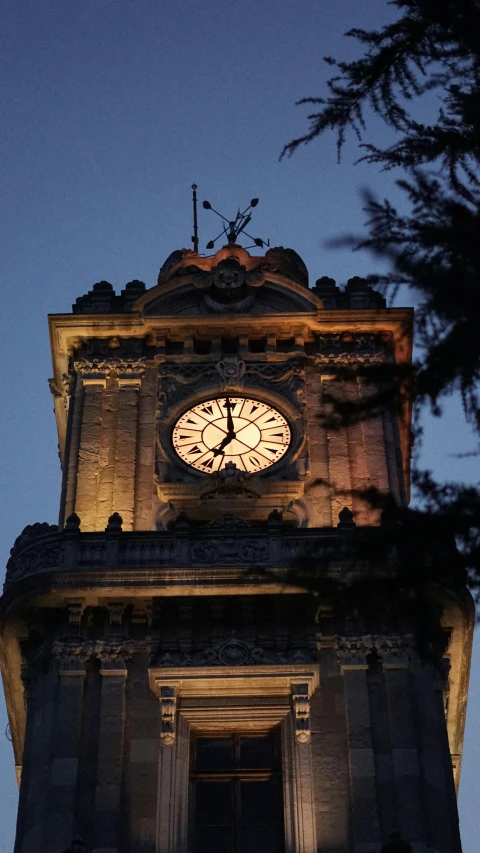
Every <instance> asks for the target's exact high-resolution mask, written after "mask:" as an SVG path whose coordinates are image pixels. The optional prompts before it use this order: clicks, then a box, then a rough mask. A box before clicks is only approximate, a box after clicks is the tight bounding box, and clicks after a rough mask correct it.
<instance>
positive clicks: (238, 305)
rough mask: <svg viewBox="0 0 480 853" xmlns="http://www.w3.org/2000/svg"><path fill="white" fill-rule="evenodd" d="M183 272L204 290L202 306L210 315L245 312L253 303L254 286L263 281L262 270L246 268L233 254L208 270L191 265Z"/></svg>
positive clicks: (196, 285) (259, 284)
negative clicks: (191, 276) (191, 275)
mask: <svg viewBox="0 0 480 853" xmlns="http://www.w3.org/2000/svg"><path fill="white" fill-rule="evenodd" d="M186 272H188V273H192V272H193V284H194V286H195V287H197V288H199V289H200V290H203V291H205V293H204V295H203V302H204V305H205V308H206V309H207V310H208V311H211V312H212V313H214V314H230V313H239V312H245V311H248V310H249V309H250V308H251V307H252V305H253V304H254V302H255V293H254V288H256V287H260V286H261V285H262V284H263V283H264V281H265V273H264V272H262V270H259V269H253V270H250V271H247V269H246V267H245V266H244V265H243V264H241V263H240V262H239V261H238V260H237V259H236V258H234V257H229V258H224V259H223V260H221V261H220V262H219V263H218V264H217V266H216V267H212V269H211V270H210V271H207V270H200V269H199V268H198V267H195V266H192V267H188V268H187V269H186ZM252 289H253V290H252Z"/></svg>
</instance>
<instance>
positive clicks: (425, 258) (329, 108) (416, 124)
mask: <svg viewBox="0 0 480 853" xmlns="http://www.w3.org/2000/svg"><path fill="white" fill-rule="evenodd" d="M389 5H390V6H391V7H393V8H394V9H395V10H396V11H397V13H398V15H397V18H396V20H394V21H393V22H392V23H388V24H386V25H385V26H384V27H383V28H381V29H378V30H364V29H353V30H350V31H349V32H348V33H346V35H347V36H348V37H349V38H352V39H354V40H355V41H356V42H357V44H359V45H360V46H361V48H362V52H363V53H362V55H361V57H360V58H359V59H355V60H353V61H351V62H349V61H337V60H336V59H332V58H331V57H327V58H326V60H325V61H326V62H327V63H328V65H329V66H331V67H332V68H333V69H334V70H335V71H334V76H332V77H331V79H330V80H329V81H328V82H327V93H326V95H325V96H324V97H312V98H304V99H302V101H300V102H299V103H301V104H312V105H315V106H318V110H316V111H315V112H314V113H313V114H312V115H310V116H309V119H310V122H311V124H310V128H309V130H308V132H307V133H305V134H304V135H303V136H299V137H298V138H297V139H294V140H293V141H292V142H290V143H289V144H288V145H286V146H285V148H284V150H283V152H282V156H284V155H291V154H293V153H294V152H295V151H297V149H298V148H299V147H300V146H301V145H303V144H308V143H310V142H312V141H313V140H315V139H316V138H317V137H319V136H320V135H321V134H323V133H325V131H334V133H335V134H336V141H337V148H338V154H339V157H340V154H341V152H342V148H343V145H344V143H345V141H346V139H347V135H348V134H349V133H350V134H353V136H354V137H356V138H357V139H358V142H359V145H360V147H361V151H362V156H361V160H363V161H366V162H368V163H371V164H373V165H377V166H380V167H381V168H382V169H384V170H390V169H397V170H400V177H399V180H398V181H397V185H398V186H399V187H400V188H401V190H402V191H403V193H404V195H405V200H406V202H407V204H406V206H405V209H406V210H407V213H404V212H399V211H398V210H397V209H396V208H395V207H394V206H393V205H392V204H391V203H390V202H389V201H388V200H383V201H381V200H378V199H376V198H375V197H373V196H372V195H366V197H365V210H366V212H367V217H368V219H367V234H366V236H361V237H359V238H355V237H351V236H350V237H344V238H341V239H339V240H337V241H336V242H337V244H339V243H344V244H350V245H354V246H355V247H357V248H360V249H367V250H369V251H370V252H371V253H373V255H374V256H377V257H379V258H386V259H388V261H389V266H390V272H389V273H388V274H387V275H383V276H375V275H372V276H371V277H370V281H371V282H372V283H376V284H377V286H380V287H383V288H384V289H386V290H388V289H390V290H392V289H393V290H395V289H396V288H398V287H399V286H407V287H408V288H410V289H411V290H412V291H413V292H414V294H415V298H414V301H415V305H416V342H417V345H418V346H419V352H420V355H419V358H418V361H417V363H416V365H415V373H416V378H415V384H416V401H417V403H416V405H417V410H418V407H419V406H421V405H422V404H424V403H426V402H429V403H430V404H431V406H432V410H433V412H434V413H435V414H438V413H439V412H440V407H441V402H442V398H445V397H446V396H449V395H452V394H453V393H459V395H460V399H461V401H462V404H463V409H464V412H465V415H466V417H467V419H468V420H469V422H470V423H471V424H472V426H473V428H474V431H475V432H476V434H477V435H480V390H479V386H480V171H479V166H480V0H394V2H393V3H390V4H389ZM424 108H425V109H424ZM422 112H425V114H428V115H430V116H432V119H431V121H430V123H428V124H426V123H422V121H421V120H420V119H419V116H421V115H422ZM372 113H373V114H376V115H377V116H378V117H380V118H381V119H382V120H383V121H384V122H385V123H386V125H387V126H388V127H389V128H390V129H391V131H392V138H393V142H392V143H391V144H390V145H388V146H387V147H380V146H379V145H378V144H377V143H376V141H375V139H372V138H370V136H369V122H368V118H369V116H371V115H372ZM341 414H342V413H340V415H341ZM358 415H359V417H360V416H361V417H365V416H366V413H365V412H363V413H361V412H359V413H358ZM367 415H368V413H367ZM348 417H349V418H350V419H351V418H352V412H349V413H348ZM474 456H475V452H474ZM473 461H474V464H477V465H478V454H477V455H476V457H475V458H474V460H473ZM414 482H415V483H416V485H417V488H418V489H419V491H420V493H421V494H422V495H423V497H424V500H425V507H426V512H427V514H428V515H430V514H431V513H435V514H438V515H439V517H440V519H441V518H442V517H443V518H444V519H445V518H446V517H448V519H449V523H450V524H453V529H454V534H455V536H456V539H457V543H458V544H459V545H460V546H461V549H462V551H463V555H464V561H465V565H466V567H467V568H468V569H469V570H470V573H471V578H472V580H473V581H477V583H478V581H480V491H479V490H478V489H475V488H473V487H470V486H468V487H467V486H465V485H463V484H451V483H450V484H438V483H435V481H434V480H433V479H432V477H431V476H430V475H429V474H425V473H422V472H419V471H418V470H417V471H414Z"/></svg>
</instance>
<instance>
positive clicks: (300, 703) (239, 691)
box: [148, 664, 319, 746]
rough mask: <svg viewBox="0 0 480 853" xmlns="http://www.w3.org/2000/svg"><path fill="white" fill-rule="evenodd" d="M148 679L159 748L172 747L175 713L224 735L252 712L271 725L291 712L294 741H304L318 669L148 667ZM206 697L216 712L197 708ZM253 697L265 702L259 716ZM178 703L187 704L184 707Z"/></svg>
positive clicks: (307, 737)
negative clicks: (155, 702)
mask: <svg viewBox="0 0 480 853" xmlns="http://www.w3.org/2000/svg"><path fill="white" fill-rule="evenodd" d="M148 677H149V684H150V688H151V690H152V691H153V692H154V693H155V695H156V696H157V697H158V699H159V701H160V708H161V718H162V722H161V740H162V743H163V745H164V746H172V745H173V744H174V743H175V733H176V725H177V723H176V719H177V716H178V713H181V714H182V715H184V716H185V717H186V719H188V720H189V721H190V722H196V723H200V722H203V724H205V723H207V722H208V721H209V720H210V723H209V725H210V726H211V727H213V728H215V727H218V726H220V727H221V728H222V729H223V730H225V727H228V725H229V724H231V725H238V724H239V722H240V721H242V720H243V721H244V722H246V721H248V720H251V719H252V716H255V713H257V714H258V713H261V715H262V718H263V719H264V723H265V724H267V719H268V720H269V721H270V724H271V725H274V724H276V723H278V722H280V721H281V720H282V719H283V717H285V715H286V714H288V713H289V711H292V713H293V715H294V727H295V737H296V740H297V742H298V743H299V744H307V743H309V741H310V697H311V696H312V695H313V693H314V692H315V690H316V689H317V687H318V685H319V670H318V665H315V664H313V665H310V666H309V665H307V664H291V665H290V666H285V665H270V666H269V665H258V666H253V667H252V666H225V667H224V668H222V670H221V671H220V672H219V670H218V669H217V668H215V667H209V666H203V667H191V668H189V669H184V668H178V667H171V668H170V667H165V668H163V667H150V668H149V671H148ZM212 696H215V697H216V698H217V699H218V700H219V707H218V709H215V708H212V706H211V704H209V705H208V707H207V706H205V705H204V703H203V700H204V699H206V698H210V699H211V697H212ZM259 697H268V698H269V699H270V700H271V701H270V702H269V703H268V705H267V706H265V708H264V710H263V712H262V709H261V706H258V707H257V705H256V700H257V699H258V698H259ZM182 698H185V699H188V704H187V705H186V706H185V707H183V706H182ZM229 698H230V699H232V700H235V704H234V706H232V708H230V709H229V708H228V705H225V701H224V700H226V699H229ZM197 703H198V704H197ZM252 703H253V704H252ZM272 715H273V716H272ZM270 718H271V719H270Z"/></svg>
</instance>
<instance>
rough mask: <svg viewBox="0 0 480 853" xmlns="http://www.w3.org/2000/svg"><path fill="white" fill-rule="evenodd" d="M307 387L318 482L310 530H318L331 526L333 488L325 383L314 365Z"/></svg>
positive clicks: (312, 464) (311, 495)
mask: <svg viewBox="0 0 480 853" xmlns="http://www.w3.org/2000/svg"><path fill="white" fill-rule="evenodd" d="M305 383H306V400H307V406H306V411H305V417H306V419H307V431H308V447H309V463H308V464H309V476H310V478H311V479H312V480H313V481H317V482H316V483H315V484H314V485H312V486H310V487H309V490H308V494H307V495H306V500H307V502H308V508H309V509H308V511H309V523H310V526H311V527H316V526H322V525H330V524H331V523H332V508H331V502H330V488H329V485H328V443H327V431H326V429H325V427H324V426H323V424H322V422H321V417H322V415H323V400H322V397H323V383H322V378H321V376H320V375H319V373H318V369H317V368H316V367H314V366H312V365H307V366H306V367H305Z"/></svg>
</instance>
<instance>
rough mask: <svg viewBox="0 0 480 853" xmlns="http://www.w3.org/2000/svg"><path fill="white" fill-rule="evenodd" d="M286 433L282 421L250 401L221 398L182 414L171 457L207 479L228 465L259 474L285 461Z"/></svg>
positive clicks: (269, 409) (267, 408)
mask: <svg viewBox="0 0 480 853" xmlns="http://www.w3.org/2000/svg"><path fill="white" fill-rule="evenodd" d="M291 438H292V434H291V430H290V427H289V425H288V422H287V420H286V419H285V418H284V416H283V415H282V414H281V413H280V412H279V411H278V410H277V409H275V408H273V407H272V406H270V405H269V404H268V403H263V402H261V401H260V400H255V399H253V398H251V397H238V396H235V397H234V396H228V395H225V396H221V397H215V398H213V399H211V400H206V401H205V402H203V403H199V404H198V405H196V406H193V407H192V408H191V409H188V411H186V412H185V413H184V414H183V415H181V417H180V418H179V419H178V421H177V422H176V424H175V426H174V428H173V433H172V444H173V447H174V449H175V452H176V453H177V454H178V456H180V458H181V459H182V460H183V462H185V463H186V464H187V465H190V466H191V467H192V468H195V469H196V470H197V471H203V472H205V473H207V474H213V473H215V471H220V470H221V469H222V468H225V465H226V464H227V462H233V463H235V465H236V466H237V468H238V470H239V471H242V472H247V473H254V472H255V471H263V470H265V468H269V467H270V466H271V465H274V464H275V463H276V462H278V461H279V460H280V459H281V458H282V457H283V456H285V454H286V452H287V450H288V449H289V447H290V444H291Z"/></svg>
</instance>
